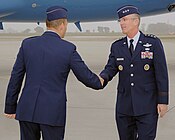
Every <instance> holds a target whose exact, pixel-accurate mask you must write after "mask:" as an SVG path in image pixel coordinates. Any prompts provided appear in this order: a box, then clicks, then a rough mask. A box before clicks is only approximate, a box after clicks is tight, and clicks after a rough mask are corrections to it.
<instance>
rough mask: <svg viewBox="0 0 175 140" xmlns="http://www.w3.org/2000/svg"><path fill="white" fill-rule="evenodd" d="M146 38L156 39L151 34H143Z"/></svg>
mask: <svg viewBox="0 0 175 140" xmlns="http://www.w3.org/2000/svg"><path fill="white" fill-rule="evenodd" d="M145 36H146V37H150V38H157V36H155V35H153V34H145Z"/></svg>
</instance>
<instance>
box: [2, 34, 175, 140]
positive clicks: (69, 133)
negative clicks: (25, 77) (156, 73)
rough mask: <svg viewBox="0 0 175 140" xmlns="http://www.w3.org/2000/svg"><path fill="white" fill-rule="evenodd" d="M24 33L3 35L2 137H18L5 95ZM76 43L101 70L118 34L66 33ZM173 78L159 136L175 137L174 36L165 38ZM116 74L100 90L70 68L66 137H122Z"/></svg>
mask: <svg viewBox="0 0 175 140" xmlns="http://www.w3.org/2000/svg"><path fill="white" fill-rule="evenodd" d="M23 38H24V37H16V36H4V37H3V36H2V37H1V38H0V112H1V115H0V139H1V140H19V139H20V138H19V136H20V133H19V127H18V122H17V121H16V120H10V119H7V118H5V117H4V116H3V110H4V98H5V94H6V88H7V84H8V80H9V77H10V72H11V70H12V66H13V64H14V61H15V58H16V54H17V52H18V49H19V47H20V43H21V41H22V39H23ZM66 39H67V40H69V41H71V42H73V43H74V44H76V46H77V49H78V52H79V53H80V54H81V56H82V58H83V60H84V61H85V63H86V64H87V65H88V66H89V68H90V69H92V71H94V72H95V73H97V74H98V73H100V71H101V70H102V69H103V68H104V65H105V64H106V62H107V59H108V55H109V50H110V45H111V43H112V42H113V41H114V40H115V39H116V38H115V37H109V36H107V37H105V36H101V37H98V36H94V37H92V36H91V37H83V38H82V37H77V36H76V37H74V36H73V37H70V36H69V37H66ZM162 41H163V44H164V48H165V53H166V56H167V62H168V70H169V79H170V105H169V108H170V110H169V112H168V113H167V114H166V115H165V117H164V118H160V119H159V122H158V130H157V138H156V140H174V139H175V131H174V130H175V117H174V116H175V109H174V108H173V107H174V105H175V98H174V93H175V82H174V81H175V53H174V52H175V46H174V44H175V39H163V40H162ZM117 82H118V76H116V77H115V78H114V79H113V80H112V81H111V82H110V83H109V84H108V86H107V87H106V88H105V89H104V90H101V91H95V90H92V89H89V88H86V87H85V86H84V85H83V84H81V83H80V82H79V81H78V80H77V79H76V77H75V76H74V75H73V73H72V72H71V73H70V75H69V78H68V84H67V98H68V102H67V105H68V108H67V124H66V133H65V140H119V138H118V133H117V130H116V124H115V102H116V86H117Z"/></svg>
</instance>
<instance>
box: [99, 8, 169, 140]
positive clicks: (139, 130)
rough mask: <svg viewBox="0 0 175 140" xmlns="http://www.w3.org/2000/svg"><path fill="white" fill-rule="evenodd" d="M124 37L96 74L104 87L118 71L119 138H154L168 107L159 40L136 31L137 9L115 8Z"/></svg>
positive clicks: (113, 48) (115, 45)
mask: <svg viewBox="0 0 175 140" xmlns="http://www.w3.org/2000/svg"><path fill="white" fill-rule="evenodd" d="M117 12H118V16H119V22H120V26H121V29H122V32H123V33H124V34H126V37H124V38H122V39H119V40H117V41H115V42H114V43H113V44H112V46H111V52H110V55H109V59H108V62H107V65H106V66H105V69H104V70H103V71H102V72H101V74H100V76H101V77H102V78H103V79H104V80H105V82H104V86H105V85H106V84H107V83H108V81H111V80H112V78H113V77H114V76H115V75H116V74H117V73H119V82H118V87H117V103H116V123H117V128H118V132H119V137H120V140H136V139H137V140H154V139H155V137H156V128H157V121H158V115H160V117H163V116H164V114H165V113H166V111H167V109H168V106H167V105H168V72H167V64H166V59H165V54H164V50H163V46H162V43H161V41H160V39H159V38H157V37H156V36H154V35H145V34H143V33H142V32H141V31H139V24H140V16H139V11H138V8H137V7H135V6H132V5H126V6H123V7H121V8H120V9H118V11H117Z"/></svg>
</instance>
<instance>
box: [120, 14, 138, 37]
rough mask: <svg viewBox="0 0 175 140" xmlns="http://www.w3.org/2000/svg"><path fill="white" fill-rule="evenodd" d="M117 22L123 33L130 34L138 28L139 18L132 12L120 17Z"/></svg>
mask: <svg viewBox="0 0 175 140" xmlns="http://www.w3.org/2000/svg"><path fill="white" fill-rule="evenodd" d="M119 22H120V27H121V29H122V32H123V34H126V35H128V34H132V32H134V31H135V30H137V29H138V25H139V20H138V17H136V16H135V15H134V14H131V15H127V16H125V17H122V18H120V19H119Z"/></svg>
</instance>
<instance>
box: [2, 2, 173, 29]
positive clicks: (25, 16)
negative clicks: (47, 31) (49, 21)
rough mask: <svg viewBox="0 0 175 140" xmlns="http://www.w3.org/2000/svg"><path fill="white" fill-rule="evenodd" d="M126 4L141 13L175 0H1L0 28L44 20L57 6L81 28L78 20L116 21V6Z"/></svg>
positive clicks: (155, 11)
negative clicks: (65, 11) (4, 25)
mask: <svg viewBox="0 0 175 140" xmlns="http://www.w3.org/2000/svg"><path fill="white" fill-rule="evenodd" d="M126 4H128V5H135V6H136V7H138V8H139V11H140V13H141V16H149V15H156V14H163V13H168V12H170V11H174V9H175V0H1V4H0V29H3V22H36V23H38V24H39V23H40V22H45V19H46V13H45V11H46V9H47V8H48V7H50V6H54V5H59V6H62V7H65V8H66V9H68V12H69V15H68V21H69V22H74V23H75V25H76V26H77V27H78V29H79V30H80V31H81V26H80V22H91V21H109V20H115V19H117V13H116V11H117V9H118V8H119V7H121V6H123V5H126Z"/></svg>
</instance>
